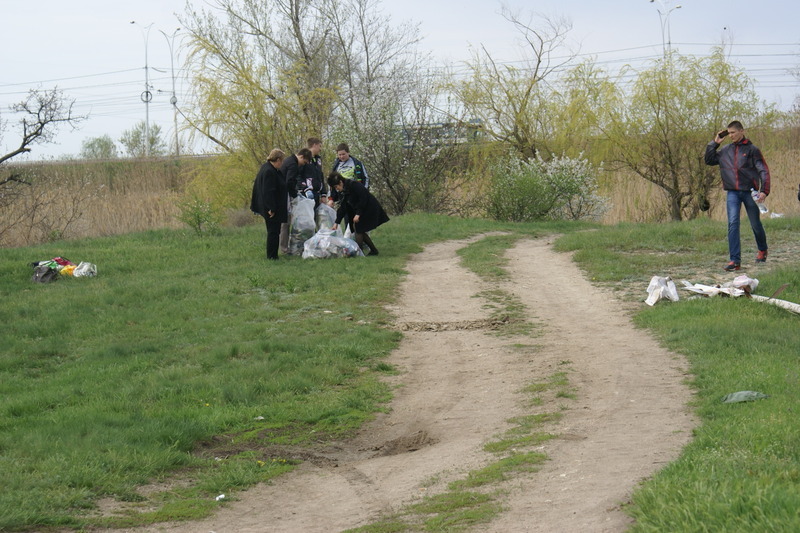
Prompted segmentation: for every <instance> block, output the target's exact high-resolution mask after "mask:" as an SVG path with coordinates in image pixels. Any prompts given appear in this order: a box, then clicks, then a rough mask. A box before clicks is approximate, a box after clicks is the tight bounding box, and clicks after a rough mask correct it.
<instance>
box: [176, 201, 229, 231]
mask: <svg viewBox="0 0 800 533" xmlns="http://www.w3.org/2000/svg"><path fill="white" fill-rule="evenodd" d="M178 208H179V209H180V215H178V220H180V221H181V222H183V223H184V224H186V225H187V226H189V227H190V228H192V229H193V230H194V231H195V233H197V234H198V235H200V234H202V233H214V232H216V231H217V230H218V229H219V226H220V223H221V222H222V219H223V215H222V213H220V211H219V210H218V209H216V208H215V207H214V206H213V205H212V204H211V202H208V201H205V200H202V199H200V198H198V197H197V196H189V197H188V198H186V199H185V200H183V201H182V202H181V203H179V204H178Z"/></svg>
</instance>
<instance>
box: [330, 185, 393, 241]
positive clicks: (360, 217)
mask: <svg viewBox="0 0 800 533" xmlns="http://www.w3.org/2000/svg"><path fill="white" fill-rule="evenodd" d="M328 185H329V186H330V187H331V189H334V190H336V191H337V192H338V193H339V194H340V195H341V196H342V200H341V204H340V206H339V210H338V211H337V212H336V224H334V226H333V229H334V230H335V229H336V228H337V227H339V223H340V222H341V221H342V219H343V218H344V217H345V215H347V219H348V221H349V224H350V230H351V231H352V232H353V235H354V237H355V241H356V242H357V243H358V245H359V246H363V245H364V243H366V244H367V246H369V250H370V252H369V255H378V249H377V248H376V247H375V244H374V243H373V242H372V239H371V238H370V236H369V235H368V233H367V232H369V231H372V230H374V229H375V228H377V227H378V226H380V225H381V224H383V223H384V222H388V221H389V216H388V215H387V214H386V211H384V210H383V207H381V204H380V203H378V200H377V198H375V197H374V196H372V193H370V192H369V191H368V190H367V189H366V188H365V187H364V186H363V185H362V184H361V183H359V182H357V181H355V180H349V179H345V178H343V177H342V175H341V174H339V173H338V172H331V174H330V176H328Z"/></svg>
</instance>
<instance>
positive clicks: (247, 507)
mask: <svg viewBox="0 0 800 533" xmlns="http://www.w3.org/2000/svg"><path fill="white" fill-rule="evenodd" d="M469 242H470V241H467V240H464V241H449V242H444V243H438V244H434V245H431V246H429V247H427V248H426V249H425V251H424V252H422V253H420V254H418V255H416V256H414V257H413V258H412V259H411V261H410V263H409V265H408V271H409V275H408V277H407V279H406V280H405V282H404V284H403V286H402V297H401V299H400V301H399V302H398V305H397V307H396V308H393V311H394V312H395V314H396V316H397V323H398V325H399V326H401V327H403V329H405V330H406V331H405V334H404V339H403V341H402V343H401V345H400V347H399V349H398V350H397V351H396V352H395V353H393V354H392V356H391V360H390V362H391V363H392V364H393V365H395V366H396V367H398V369H400V370H401V373H400V375H398V376H396V377H394V378H392V379H393V381H394V383H393V384H394V385H396V389H395V399H394V400H393V402H392V404H391V412H389V413H387V414H385V415H381V416H379V417H378V419H376V420H375V421H374V423H371V424H370V425H369V427H367V428H365V430H364V431H363V432H362V433H361V434H360V436H359V437H358V438H357V439H356V441H355V442H348V443H341V444H339V445H335V446H331V447H330V448H329V449H326V450H321V451H319V453H317V454H316V455H315V456H314V457H312V458H310V460H308V461H307V462H305V463H303V464H302V465H301V466H300V467H299V468H298V470H297V471H295V472H294V473H292V474H290V475H288V476H286V477H285V478H283V479H281V480H278V481H277V482H276V483H274V484H272V485H261V486H258V487H255V488H253V489H251V490H249V491H247V492H245V493H241V494H239V495H238V497H239V498H240V499H239V501H234V502H231V504H230V505H229V506H228V507H226V508H224V509H222V510H221V511H220V512H218V513H217V514H216V515H215V516H214V517H212V518H210V519H208V520H204V521H202V522H195V523H190V524H185V523H184V524H162V525H160V526H158V527H154V528H151V529H149V530H148V531H170V532H180V533H184V532H186V533H188V532H192V533H195V532H207V531H213V532H216V533H234V532H236V533H246V532H298V533H299V532H303V533H310V532H320V533H321V532H325V533H329V532H334V531H341V530H344V529H347V528H353V527H357V526H359V525H363V524H367V523H369V522H371V521H373V520H375V519H377V518H379V517H380V516H381V514H382V513H386V512H389V511H392V510H395V509H399V508H401V507H402V506H403V505H405V504H408V503H409V502H413V501H416V500H418V499H419V498H421V497H422V496H424V495H425V494H435V493H437V492H438V491H441V490H443V487H445V486H446V484H447V483H448V482H449V481H452V480H455V479H462V478H463V477H464V475H465V474H466V473H467V472H468V471H470V470H474V469H476V468H479V467H481V466H484V465H485V464H487V463H488V462H490V461H492V460H493V456H491V455H490V454H488V453H486V452H483V451H482V446H483V445H484V444H485V443H486V442H488V441H489V440H492V438H493V437H494V438H496V437H497V435H498V434H499V433H501V432H502V431H504V430H505V429H507V428H508V427H509V424H508V423H507V422H506V420H508V419H509V418H510V417H512V416H516V415H521V414H529V413H530V408H525V407H524V402H523V401H522V400H523V397H522V395H521V393H520V390H521V389H522V388H523V387H524V386H525V385H528V384H530V383H533V382H541V381H543V380H546V379H547V378H548V377H549V376H551V375H552V374H553V373H554V372H557V371H559V370H560V369H563V368H564V366H565V365H567V366H568V367H569V368H570V371H569V380H570V384H571V386H572V387H574V389H575V396H576V399H574V400H564V403H563V405H561V407H565V409H564V410H563V411H562V412H563V414H564V417H563V418H562V420H561V421H560V422H559V423H558V424H557V425H556V426H554V427H552V428H548V429H550V431H552V432H554V433H557V434H559V435H560V436H561V438H558V439H555V440H551V441H548V442H547V443H546V444H545V445H544V446H542V449H543V451H544V452H545V453H547V455H548V456H549V457H550V461H548V462H547V463H545V465H544V466H543V468H542V469H541V471H540V472H538V473H535V474H529V475H525V476H523V477H517V478H515V479H514V480H513V481H512V482H510V483H509V484H508V487H507V488H508V491H509V492H508V497H507V500H506V501H504V505H505V507H506V508H507V511H506V512H504V513H503V514H501V515H500V516H499V517H498V518H497V519H496V520H495V521H494V522H492V523H491V524H488V525H484V526H480V527H479V528H477V529H475V531H491V532H498V533H499V532H504V533H508V532H527V531H543V532H544V531H547V532H561V531H563V532H574V531H588V532H594V531H623V530H624V529H625V527H626V525H627V524H629V519H628V518H627V517H626V515H625V514H624V513H623V512H622V511H621V510H620V504H621V503H624V502H626V501H627V499H628V497H629V495H630V493H631V490H632V488H633V487H634V486H635V485H636V483H637V482H639V481H640V480H642V479H643V478H646V477H647V476H649V475H650V474H652V473H653V472H654V471H655V470H657V469H658V468H660V467H661V466H663V465H664V464H665V463H667V462H669V461H670V460H672V459H674V458H675V457H676V456H677V454H678V453H679V450H680V448H681V446H683V445H684V444H685V443H686V442H688V439H689V437H690V430H691V427H692V425H693V420H692V418H691V416H690V414H689V412H688V409H687V408H686V407H685V405H686V402H687V401H688V400H689V398H690V391H689V390H688V388H686V387H685V386H684V385H682V380H683V379H684V370H683V362H682V360H681V359H680V358H679V357H677V356H675V355H674V354H671V353H669V352H667V351H665V350H664V349H663V348H660V347H659V346H658V345H657V344H656V342H655V341H654V340H652V339H651V338H650V337H649V336H648V335H647V334H646V333H645V332H643V331H640V330H637V329H634V328H633V327H632V326H631V324H630V322H629V320H628V319H627V317H626V316H625V314H624V313H623V312H622V311H621V306H620V305H619V304H618V303H616V302H615V301H614V300H613V299H612V298H611V297H610V296H608V295H607V294H606V293H604V292H602V291H600V290H599V289H597V288H595V287H593V286H592V285H591V284H590V283H588V282H587V281H586V280H585V279H584V278H583V276H582V275H581V273H580V271H579V270H578V269H577V268H576V267H575V266H574V264H573V263H572V262H571V260H570V258H569V256H566V255H561V254H556V253H554V252H553V251H551V249H550V246H549V244H548V243H547V241H546V240H534V241H531V240H527V241H522V242H520V243H519V245H518V246H517V247H516V248H514V249H513V250H510V251H509V257H510V258H511V265H510V270H511V271H512V273H513V276H512V278H513V279H514V280H517V281H516V282H514V283H505V284H503V285H502V286H501V287H500V288H502V289H504V290H507V291H509V292H512V293H514V294H516V295H517V296H518V297H519V298H520V299H521V300H522V301H523V303H524V304H525V305H526V306H527V308H528V309H529V310H530V313H531V316H532V319H533V320H534V322H536V323H537V324H540V325H541V326H542V330H541V335H540V336H538V337H536V338H535V339H527V341H526V342H527V344H528V346H522V347H521V346H520V345H519V344H518V345H517V346H514V345H513V343H514V342H517V343H519V342H521V341H520V340H519V339H508V338H500V337H498V336H495V335H491V334H489V333H490V332H488V331H487V330H486V329H485V326H487V324H486V322H485V318H486V311H485V310H483V309H482V308H481V306H482V304H483V301H482V300H481V299H479V298H476V297H475V294H476V293H477V292H479V291H480V290H481V289H483V288H486V286H485V285H484V284H483V283H482V282H481V281H480V280H479V279H478V278H477V277H476V276H475V275H474V274H472V273H471V272H468V271H466V270H465V269H463V268H462V267H460V266H459V262H458V257H457V255H456V250H457V249H458V248H460V247H463V246H465V245H467V244H468V243H469ZM643 291H644V288H643ZM567 362H568V363H567ZM549 408H550V409H551V410H553V409H556V410H557V407H556V406H549ZM135 531H137V532H141V531H144V530H143V529H138V530H135Z"/></svg>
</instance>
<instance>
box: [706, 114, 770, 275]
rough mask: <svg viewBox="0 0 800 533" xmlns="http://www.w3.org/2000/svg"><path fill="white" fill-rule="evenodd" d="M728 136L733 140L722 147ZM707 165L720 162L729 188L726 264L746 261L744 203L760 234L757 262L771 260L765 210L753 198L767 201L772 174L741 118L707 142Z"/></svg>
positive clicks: (724, 185) (735, 265) (738, 265)
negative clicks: (742, 234)
mask: <svg viewBox="0 0 800 533" xmlns="http://www.w3.org/2000/svg"><path fill="white" fill-rule="evenodd" d="M724 137H730V139H731V143H730V144H728V145H726V146H724V147H722V148H721V149H719V150H718V148H719V145H720V144H722V139H723V138H724ZM705 162H706V165H719V169H720V174H721V175H722V188H723V189H725V191H727V202H726V204H725V205H726V208H727V211H728V253H729V255H730V262H728V264H726V265H725V266H724V267H723V268H724V269H725V270H727V271H728V272H732V271H734V270H739V269H740V268H741V262H742V243H741V239H740V236H739V225H740V222H739V218H740V212H741V210H742V204H744V209H745V211H746V212H747V218H748V219H750V227H751V228H753V235H754V236H755V238H756V246H757V247H758V254H757V255H756V263H764V262H766V260H767V234H766V232H765V231H764V226H763V225H762V224H761V212H760V211H759V209H758V205H756V199H754V198H753V191H755V194H756V195H757V198H758V202H763V201H764V199H765V198H766V197H767V195H769V189H770V175H769V167H768V166H767V162H766V161H765V160H764V156H763V155H762V154H761V150H759V149H758V148H757V147H756V146H755V145H754V144H753V143H752V142H750V139H748V138H746V137H745V133H744V126H742V123H741V122H739V121H738V120H734V121H733V122H731V123H730V124H728V128H727V129H724V130H722V131H720V132H718V133H717V134H716V136H715V137H714V140H713V141H711V142H710V143H708V145H706V154H705Z"/></svg>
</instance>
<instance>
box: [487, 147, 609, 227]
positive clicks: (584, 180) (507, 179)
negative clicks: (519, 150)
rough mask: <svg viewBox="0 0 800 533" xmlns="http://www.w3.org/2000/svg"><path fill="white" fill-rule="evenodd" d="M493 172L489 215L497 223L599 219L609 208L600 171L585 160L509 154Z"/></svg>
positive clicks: (488, 197)
mask: <svg viewBox="0 0 800 533" xmlns="http://www.w3.org/2000/svg"><path fill="white" fill-rule="evenodd" d="M490 172H491V174H492V183H491V186H490V189H489V194H488V195H487V205H486V212H487V214H488V215H489V216H490V217H491V218H493V219H495V220H500V221H508V222H530V221H536V220H586V219H591V220H595V219H598V218H600V217H601V216H602V215H603V213H605V211H606V210H607V209H608V202H607V200H606V199H605V198H603V197H601V196H600V195H599V194H598V187H597V179H596V177H595V175H596V172H597V170H596V169H595V168H593V167H592V165H591V164H590V163H589V162H588V161H587V160H585V159H572V158H569V157H560V158H553V159H551V160H549V161H544V160H542V159H541V158H536V159H519V158H517V157H515V156H511V155H508V156H506V157H503V158H501V159H499V160H498V161H497V162H495V163H494V164H493V165H491V167H490Z"/></svg>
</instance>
